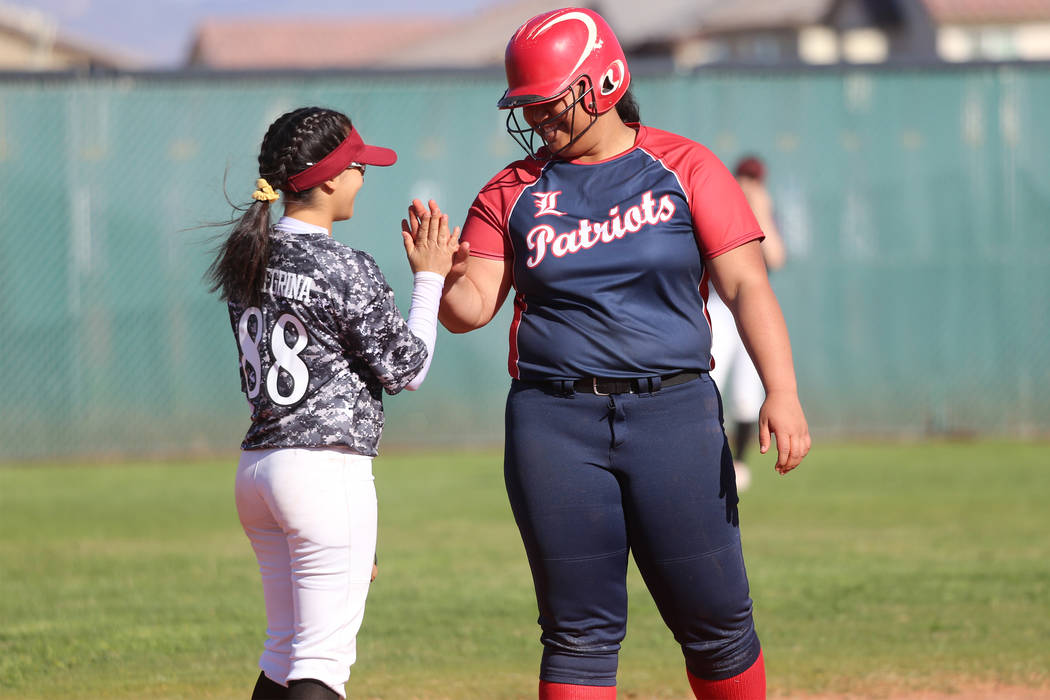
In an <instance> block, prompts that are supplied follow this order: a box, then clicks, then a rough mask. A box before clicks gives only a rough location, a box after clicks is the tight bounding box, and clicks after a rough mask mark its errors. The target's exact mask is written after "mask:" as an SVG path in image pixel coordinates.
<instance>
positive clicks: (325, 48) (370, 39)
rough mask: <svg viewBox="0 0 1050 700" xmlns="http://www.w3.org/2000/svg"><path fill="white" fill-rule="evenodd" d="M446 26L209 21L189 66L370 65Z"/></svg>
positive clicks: (437, 21)
mask: <svg viewBox="0 0 1050 700" xmlns="http://www.w3.org/2000/svg"><path fill="white" fill-rule="evenodd" d="M449 23H450V20H448V19H446V18H443V17H426V18H412V19H404V18H385V17H384V18H361V19H353V20H351V19H345V18H339V19H335V18H332V19H310V20H289V19H239V18H222V19H210V20H206V21H205V22H202V23H201V24H200V26H199V27H198V29H197V34H196V39H195V41H194V44H193V48H192V50H191V55H190V64H191V65H205V66H208V67H209V68H218V69H232V70H237V69H249V68H335V67H360V66H369V65H374V64H375V63H376V62H377V61H378V60H379V59H380V58H381V57H383V56H385V55H389V54H397V53H399V52H401V51H403V50H404V49H405V47H411V46H413V45H414V44H416V43H417V42H419V41H421V40H425V39H427V38H428V37H429V36H430V35H432V34H433V33H435V32H439V31H443V30H444V29H445V28H446V27H447V26H448V25H449Z"/></svg>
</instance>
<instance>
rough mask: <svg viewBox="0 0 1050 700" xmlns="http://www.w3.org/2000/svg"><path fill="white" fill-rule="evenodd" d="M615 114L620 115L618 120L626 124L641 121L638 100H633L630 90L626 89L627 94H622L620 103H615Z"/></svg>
mask: <svg viewBox="0 0 1050 700" xmlns="http://www.w3.org/2000/svg"><path fill="white" fill-rule="evenodd" d="M616 113H617V114H618V115H620V120H621V121H623V122H624V123H627V124H629V123H633V122H640V121H642V117H641V113H640V111H639V109H638V100H636V99H634V93H632V92H631V88H627V92H625V93H623V96H622V97H621V98H620V101H619V102H617V103H616Z"/></svg>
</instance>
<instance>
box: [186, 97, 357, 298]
mask: <svg viewBox="0 0 1050 700" xmlns="http://www.w3.org/2000/svg"><path fill="white" fill-rule="evenodd" d="M351 128H352V124H351V122H350V118H349V117H347V116H346V115H345V114H342V113H340V112H336V111H335V110H331V109H325V108H323V107H300V108H299V109H296V110H293V111H291V112H287V113H285V114H282V115H281V116H279V117H278V118H277V119H276V120H274V122H273V123H272V124H270V128H269V129H267V131H266V136H264V137H263V141H262V146H261V148H260V150H259V177H261V178H264V179H265V180H266V181H267V182H268V183H269V184H270V185H271V186H272V187H273V188H274V189H277V190H281V191H282V192H283V193H284V196H285V198H286V200H287V201H292V202H305V201H307V200H309V199H310V198H311V197H312V196H313V188H311V189H308V190H304V191H302V192H293V191H292V190H291V189H290V188H289V187H288V178H290V177H291V176H293V175H295V174H296V173H300V172H302V171H303V170H306V169H307V168H308V167H309V166H310V165H312V164H313V163H316V162H318V161H320V160H321V159H322V158H324V157H325V156H326V155H328V154H329V153H331V152H332V151H333V150H335V148H336V147H337V146H338V145H339V144H340V143H342V142H343V139H345V138H346V136H347V134H349V133H350V129H351ZM243 211H244V213H243V214H242V215H241V216H240V218H238V219H235V220H233V221H231V222H228V223H230V224H232V225H233V228H232V229H231V230H230V232H229V234H228V235H227V236H226V239H225V240H224V241H223V242H222V244H221V245H220V246H219V249H218V251H217V254H216V257H215V260H213V261H212V263H211V265H210V266H209V267H208V271H207V273H206V278H207V279H208V280H210V281H211V283H212V286H211V291H213V292H216V291H218V292H221V294H220V295H221V297H222V299H224V300H226V301H232V302H235V303H243V304H250V305H255V304H257V303H258V302H259V296H260V294H261V288H262V283H263V280H264V279H265V276H266V264H267V261H268V260H269V257H270V226H271V221H270V202H269V201H268V200H263V201H260V200H254V201H253V202H252V203H251V204H249V205H248V206H247V207H246V208H244V209H243Z"/></svg>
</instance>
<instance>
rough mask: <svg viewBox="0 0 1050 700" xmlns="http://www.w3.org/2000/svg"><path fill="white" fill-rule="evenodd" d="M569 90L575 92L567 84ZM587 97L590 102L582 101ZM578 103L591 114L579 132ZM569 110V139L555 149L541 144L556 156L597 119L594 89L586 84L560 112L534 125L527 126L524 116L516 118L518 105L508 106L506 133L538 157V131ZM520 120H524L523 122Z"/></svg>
mask: <svg viewBox="0 0 1050 700" xmlns="http://www.w3.org/2000/svg"><path fill="white" fill-rule="evenodd" d="M581 82H583V81H581ZM588 82H589V81H588ZM569 91H572V92H573V93H574V94H575V92H576V89H575V86H569V89H568V90H566V91H565V92H569ZM565 92H563V93H562V94H560V95H558V96H556V97H555V98H554V99H553V100H541V101H539V102H530V103H527V104H523V105H521V107H522V108H524V107H528V106H529V105H530V104H543V103H544V102H554V101H555V100H558V99H560V98H561V97H562V96H563V95H564V94H565ZM588 97H590V102H589V103H588V102H584V100H586V99H587V98H588ZM580 103H583V108H584V111H585V112H586V113H587V114H588V115H591V118H590V119H589V120H588V121H587V124H586V126H584V127H583V128H582V129H580V131H579V132H577V131H576V115H577V114H579V112H577V111H576V105H578V104H580ZM570 112H572V119H571V120H570V121H569V140H568V141H567V142H566V143H565V145H564V146H562V147H561V148H559V149H557V150H552V149H551V148H550V146H549V145H548V144H546V143H544V144H543V146H546V148H547V152H548V153H549V154H550V155H552V156H556V155H558V154H559V153H561V152H563V151H564V150H565V149H566V148H568V147H569V146H571V145H572V144H574V143H576V141H577V140H578V139H579V138H580V137H581V136H583V135H584V134H585V133H587V130H588V129H590V128H591V127H592V126H593V125H594V122H595V121H596V119H597V112H596V110H595V108H594V89H593V87H590V86H588V87H585V88H583V89H581V90H580V94H579V96H578V97H576V98H575V99H574V100H573V101H572V102H570V103H569V105H568V106H567V107H565V109H563V110H561V111H560V112H558V113H557V114H555V115H552V116H550V117H547V118H546V119H544V120H543V121H542V122H540V123H539V124H537V125H536V126H535V127H532V126H529V123H528V121H527V120H526V119H525V118H524V116H523V117H522V118H521V119H520V120H519V119H518V107H510V108H508V110H507V133H508V134H510V136H511V138H513V139H514V141H515V143H517V144H518V145H519V146H521V147H522V148H523V149H524V150H525V152H526V153H528V154H529V155H530V156H532V157H533V158H536V157H538V156H537V154H538V152H539V150H540V149H539V148H537V147H536V145H535V141H536V137H537V136H539V134H540V133H542V131H543V128H544V127H545V126H547V125H548V124H551V123H553V122H556V121H558V120H559V119H561V118H562V117H564V116H565V115H566V114H568V113H570ZM522 122H524V124H523V123H522ZM541 138H542V137H541Z"/></svg>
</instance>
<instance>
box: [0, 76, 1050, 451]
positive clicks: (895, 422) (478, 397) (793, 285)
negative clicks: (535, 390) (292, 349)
mask: <svg viewBox="0 0 1050 700" xmlns="http://www.w3.org/2000/svg"><path fill="white" fill-rule="evenodd" d="M502 90H503V87H502V76H501V75H498V74H495V73H482V74H476V73H471V74H441V75H414V74H374V73H372V74H310V75H304V74H282V75H247V76H245V75H241V76H212V77H201V76H193V75H186V76H178V75H160V74H154V75H150V74H144V75H122V76H116V77H105V78H73V77H62V76H50V77H47V76H45V77H37V78H35V79H28V78H13V77H9V78H6V79H0V193H2V194H0V207H2V211H0V226H2V229H0V328H2V334H0V347H2V351H0V375H2V376H3V378H4V381H3V383H2V384H0V387H3V390H4V396H3V401H2V402H0V412H2V419H0V460H12V459H22V458H55V457H63V456H78V457H83V456H105V455H110V454H129V453H141V454H157V453H181V452H189V451H210V450H232V449H235V448H236V446H237V445H238V444H239V441H240V438H241V436H242V435H243V433H244V431H245V429H246V427H247V422H248V410H247V406H246V403H245V401H244V399H243V397H242V395H241V394H240V392H239V381H238V369H239V368H238V360H237V353H236V346H235V343H234V340H233V336H232V333H231V331H230V329H229V326H228V321H227V316H226V312H225V308H224V306H223V304H222V303H220V302H219V301H218V299H217V297H216V296H214V295H211V294H209V293H208V291H207V288H206V284H205V283H204V282H203V280H202V275H203V273H204V270H205V268H206V267H207V265H208V263H209V262H210V259H211V256H212V254H213V249H214V246H215V244H216V240H215V237H216V236H220V235H222V234H223V233H224V232H225V230H226V229H224V228H222V227H217V228H216V227H207V226H204V225H205V224H207V223H213V222H217V221H224V220H227V219H229V218H230V217H231V216H232V215H233V214H234V213H235V212H233V210H232V209H231V206H230V204H229V203H228V201H227V196H228V197H229V200H230V201H232V202H234V203H239V204H243V203H246V202H247V201H248V199H249V198H250V194H251V191H252V190H253V189H254V180H255V177H256V172H257V171H256V163H255V158H256V155H257V152H258V147H259V143H260V141H261V139H262V135H263V133H264V132H265V129H266V126H267V125H268V124H269V123H270V122H271V121H272V120H273V119H274V118H275V117H276V116H277V115H279V114H280V113H282V112H284V111H287V110H289V109H291V108H294V107H296V106H300V105H304V104H320V105H324V106H330V107H334V108H336V109H340V110H342V111H345V112H347V113H348V114H350V116H351V118H352V119H353V120H354V123H355V125H356V126H357V127H358V128H359V129H360V130H361V132H362V133H363V134H364V135H365V138H366V139H367V140H368V141H369V142H374V143H377V144H381V145H389V146H392V147H394V148H396V149H397V150H398V152H399V155H400V160H399V161H398V163H397V165H395V166H394V167H392V168H388V169H383V168H374V169H370V170H369V172H368V178H367V180H366V184H365V188H364V189H363V190H362V193H361V195H360V196H359V198H358V202H357V205H356V207H355V216H354V219H353V220H352V221H349V222H341V223H337V224H336V227H335V236H336V238H337V239H339V240H341V241H343V242H344V243H347V244H348V245H351V246H355V247H359V248H362V249H365V250H367V251H369V252H370V253H372V254H373V255H374V256H375V257H376V259H377V260H378V262H379V264H380V266H381V267H382V268H383V270H384V271H385V272H386V274H387V277H388V279H389V281H390V283H391V285H392V286H393V287H394V289H395V292H396V293H397V297H398V301H399V303H400V304H401V305H402V309H403V310H405V311H407V305H408V298H409V293H410V289H411V274H410V272H409V269H408V266H407V263H406V262H405V261H404V259H403V251H402V250H401V242H400V237H399V234H398V231H399V229H400V219H401V217H402V216H403V215H404V212H405V208H406V206H407V203H408V202H409V200H410V199H411V198H412V197H420V198H424V199H425V198H427V197H434V198H435V199H437V200H438V201H439V202H440V203H441V205H442V207H443V208H444V209H445V210H446V211H449V212H451V213H452V215H453V219H454V220H457V221H461V219H462V217H463V215H464V214H465V212H466V209H467V207H468V206H469V204H470V202H471V201H472V199H473V197H474V195H475V194H476V193H477V190H478V189H479V188H480V187H481V185H482V184H484V183H485V182H486V181H487V179H488V178H489V177H490V176H491V175H492V174H493V173H495V172H496V170H498V169H499V168H500V167H502V166H503V165H505V164H506V163H507V162H509V161H510V160H512V159H514V158H516V157H518V152H517V151H516V149H517V146H515V145H514V143H513V142H512V141H511V139H510V138H509V136H507V134H506V132H505V131H504V126H503V115H502V114H501V113H499V112H498V111H497V110H496V109H495V101H496V99H497V98H498V97H499V95H500V94H502ZM635 92H636V94H637V97H638V99H639V102H640V104H641V109H642V117H643V120H644V121H645V122H646V123H647V124H649V125H652V126H655V127H658V128H664V129H668V130H671V131H676V132H678V133H681V134H684V135H686V136H689V137H692V138H695V139H697V140H699V141H701V142H703V143H705V144H706V145H708V146H709V147H710V148H712V150H714V151H715V153H717V154H718V155H719V156H720V157H721V158H722V159H723V160H724V161H726V162H727V163H729V164H731V163H732V161H734V160H735V159H736V158H737V157H738V156H740V155H742V154H743V153H758V154H760V155H762V156H763V157H764V159H765V160H766V162H767V165H768V167H769V184H770V188H771V192H772V195H773V197H774V201H775V203H776V206H777V212H778V217H779V222H780V226H781V229H782V233H783V234H784V236H785V239H786V243H787V247H788V253H789V256H790V258H789V262H788V265H787V267H786V268H785V269H784V270H782V271H780V272H779V273H778V274H777V275H776V276H775V277H774V279H773V283H774V287H775V288H776V290H777V293H778V295H779V297H780V300H781V304H782V306H783V307H784V312H785V316H786V317H787V320H788V325H789V329H790V331H791V335H792V341H793V345H794V353H795V364H796V367H797V371H798V375H799V383H800V388H801V394H802V398H803V403H804V405H805V407H806V409H807V413H808V416H809V419H810V422H811V427H812V429H813V432H814V433H815V435H817V436H818V437H826V436H839V437H842V436H874V435H878V436H895V437H899V436H922V435H931V434H933V435H944V434H949V435H955V434H980V435H1004V436H1029V435H1036V434H1045V433H1047V432H1050V398H1048V394H1050V391H1048V389H1050V369H1048V368H1050V349H1048V348H1050V312H1048V311H1050V310H1048V306H1050V224H1048V222H1050V171H1048V169H1047V167H1046V161H1047V159H1048V156H1050V136H1048V130H1047V128H1046V122H1047V115H1048V114H1050V67H1048V66H1047V65H1023V66H1022V65H1008V66H973V67H965V68H962V67H953V68H949V69H942V70H936V69H929V68H924V69H910V70H906V69H905V70H902V69H893V70H889V69H875V68H873V69H856V70H849V71H840V70H825V71H817V72H801V71H800V72H775V73H756V72H753V71H722V72H706V73H702V74H697V75H688V76H682V75H678V76H676V75H639V76H636V87H635ZM1039 115H1042V116H1039ZM508 311H509V310H508V309H504V311H503V312H502V313H501V315H500V316H499V317H497V319H496V320H495V321H494V322H493V323H491V324H490V325H489V326H488V327H486V328H484V329H481V330H480V331H477V332H475V333H472V334H469V335H466V336H453V335H450V334H448V333H445V332H444V331H443V330H442V331H441V332H440V334H439V340H438V347H437V354H436V358H435V362H434V366H433V368H432V369H431V372H430V375H429V377H428V379H427V383H426V384H425V385H424V387H423V388H422V389H421V390H420V391H419V392H416V393H415V394H410V395H400V396H397V397H393V398H389V399H387V409H388V428H387V431H386V435H385V437H384V442H383V446H384V447H387V448H389V447H391V446H413V445H418V446H423V445H435V444H445V445H453V444H454V445H471V444H497V443H499V442H500V441H501V440H502V412H503V398H504V395H505V392H506V388H507V385H508V378H507V373H506V351H507V329H508V325H509V314H508Z"/></svg>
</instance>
